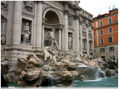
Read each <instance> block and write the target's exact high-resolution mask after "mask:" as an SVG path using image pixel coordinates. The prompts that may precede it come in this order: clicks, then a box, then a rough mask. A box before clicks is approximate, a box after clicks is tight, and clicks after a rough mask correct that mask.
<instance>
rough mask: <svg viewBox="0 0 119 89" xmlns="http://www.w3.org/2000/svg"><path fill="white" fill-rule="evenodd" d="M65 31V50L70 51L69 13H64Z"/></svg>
mask: <svg viewBox="0 0 119 89" xmlns="http://www.w3.org/2000/svg"><path fill="white" fill-rule="evenodd" d="M64 21H65V23H64V29H63V39H62V40H63V45H64V46H63V49H64V50H65V51H67V50H68V11H67V10H65V11H64Z"/></svg>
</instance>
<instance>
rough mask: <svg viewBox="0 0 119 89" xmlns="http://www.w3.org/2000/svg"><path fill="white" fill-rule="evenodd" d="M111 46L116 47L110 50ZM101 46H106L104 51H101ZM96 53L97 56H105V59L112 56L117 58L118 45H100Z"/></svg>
mask: <svg viewBox="0 0 119 89" xmlns="http://www.w3.org/2000/svg"><path fill="white" fill-rule="evenodd" d="M110 47H114V50H110ZM101 48H104V49H105V51H104V52H100V50H101ZM95 55H96V56H97V57H102V58H103V57H105V59H106V60H107V61H108V59H109V58H110V57H113V56H114V57H115V58H116V60H117V58H118V45H117V44H116V45H109V46H104V47H98V48H95Z"/></svg>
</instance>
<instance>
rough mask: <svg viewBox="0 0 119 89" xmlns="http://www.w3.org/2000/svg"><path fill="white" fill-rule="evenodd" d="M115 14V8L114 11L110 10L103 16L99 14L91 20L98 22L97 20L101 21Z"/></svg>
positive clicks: (116, 11) (116, 10)
mask: <svg viewBox="0 0 119 89" xmlns="http://www.w3.org/2000/svg"><path fill="white" fill-rule="evenodd" d="M115 13H118V9H117V8H115V9H112V10H109V12H108V13H105V14H102V15H101V14H99V15H98V16H97V17H94V18H93V20H98V19H101V18H104V17H107V16H110V15H113V14H115Z"/></svg>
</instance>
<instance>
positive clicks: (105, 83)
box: [8, 78, 118, 87]
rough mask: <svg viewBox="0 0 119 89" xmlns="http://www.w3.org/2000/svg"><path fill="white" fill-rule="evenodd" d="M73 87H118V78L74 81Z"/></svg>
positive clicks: (15, 84)
mask: <svg viewBox="0 0 119 89" xmlns="http://www.w3.org/2000/svg"><path fill="white" fill-rule="evenodd" d="M8 86H15V87H19V86H18V85H17V83H9V84H8ZM72 87H118V79H117V78H103V79H99V80H91V81H79V80H74V81H73V86H72Z"/></svg>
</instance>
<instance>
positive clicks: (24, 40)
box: [22, 22, 31, 43]
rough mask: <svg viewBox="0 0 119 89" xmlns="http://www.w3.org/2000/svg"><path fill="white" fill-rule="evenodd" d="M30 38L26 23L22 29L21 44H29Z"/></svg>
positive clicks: (28, 27)
mask: <svg viewBox="0 0 119 89" xmlns="http://www.w3.org/2000/svg"><path fill="white" fill-rule="evenodd" d="M30 36H31V32H30V26H29V23H28V22H27V23H26V25H25V26H24V27H23V32H22V43H29V41H30Z"/></svg>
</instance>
